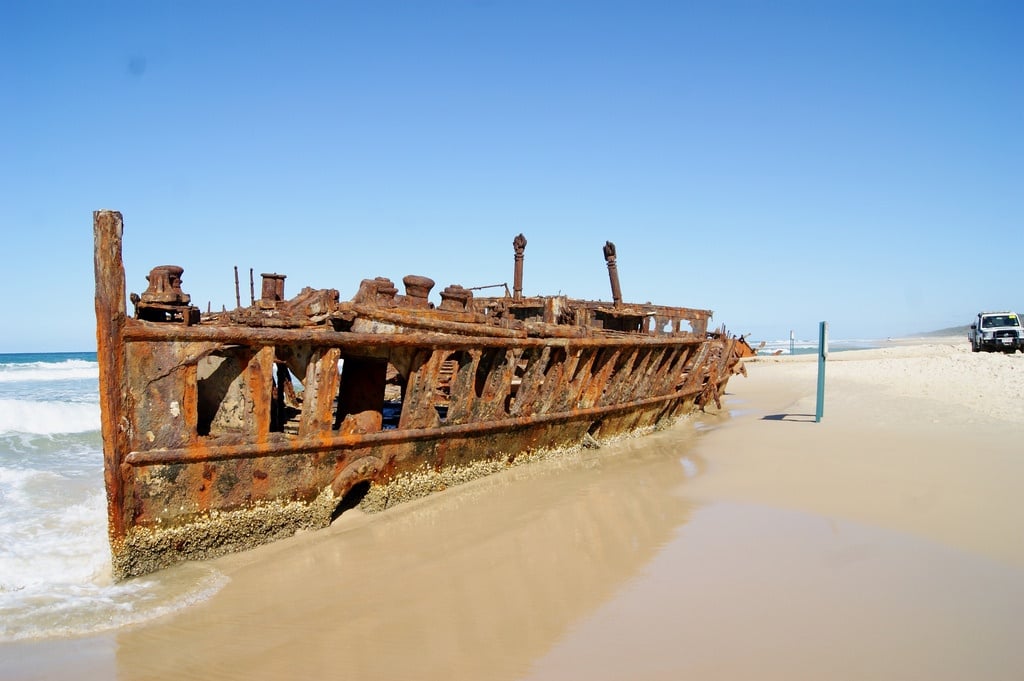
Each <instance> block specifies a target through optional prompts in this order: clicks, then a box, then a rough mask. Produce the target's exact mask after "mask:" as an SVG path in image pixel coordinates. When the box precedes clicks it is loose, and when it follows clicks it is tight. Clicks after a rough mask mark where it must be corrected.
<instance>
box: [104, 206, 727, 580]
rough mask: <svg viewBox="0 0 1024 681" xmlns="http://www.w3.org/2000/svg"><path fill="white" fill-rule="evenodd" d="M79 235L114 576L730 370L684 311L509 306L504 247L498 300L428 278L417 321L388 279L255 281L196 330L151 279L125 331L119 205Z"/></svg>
mask: <svg viewBox="0 0 1024 681" xmlns="http://www.w3.org/2000/svg"><path fill="white" fill-rule="evenodd" d="M94 235H95V242H96V250H95V264H96V312H97V340H98V358H99V363H100V402H101V411H102V419H103V424H102V431H103V439H104V463H105V482H106V487H107V496H108V514H109V529H110V541H111V548H112V554H113V565H114V573H115V577H116V578H125V577H130V576H134V575H140V574H144V573H147V572H151V571H153V570H157V569H159V568H161V567H164V566H166V565H169V564H172V563H174V562H177V561H181V560H191V559H203V558H208V557H211V556H215V555H219V554H222V553H225V552H229V551H237V550H242V549H246V548H249V547H252V546H255V545H258V544H261V543H265V542H267V541H272V540H274V539H277V538H280V537H283V536H287V535H289V534H292V533H293V532H295V531H296V530H297V529H300V528H316V527H322V526H324V525H326V524H328V523H329V522H330V521H331V518H332V517H333V516H334V514H335V513H336V512H337V511H338V509H339V507H342V506H345V505H348V504H351V503H355V502H357V501H358V502H359V503H360V504H361V506H362V507H363V508H366V509H367V510H380V509H383V508H386V507H387V506H390V505H392V504H395V503H398V502H401V501H404V500H407V499H411V498H414V497H417V496H422V495H424V494H428V493H430V492H432V491H436V490H439V489H444V488H446V487H448V486H450V485H452V484H457V483H459V482H461V481H464V480H467V479H470V478H473V477H477V476H479V475H484V474H487V473H490V472H493V471H496V470H500V469H502V468H505V467H507V466H508V465H510V464H512V463H514V462H521V461H523V460H529V459H530V458H533V457H537V456H541V455H546V454H547V453H551V452H558V451H560V450H564V449H566V448H572V447H577V446H580V445H581V444H582V443H594V442H597V441H600V440H605V439H609V438H614V437H617V436H621V435H626V434H631V433H637V432H643V431H645V430H649V429H653V428H655V427H658V426H661V425H664V424H666V423H671V422H672V421H674V420H675V419H677V418H679V417H681V416H684V415H686V414H688V413H690V412H692V411H693V410H694V409H697V408H702V407H703V406H704V405H706V404H708V403H709V402H711V401H717V400H718V396H719V394H720V393H721V392H722V391H723V390H724V387H725V384H726V382H727V381H728V379H729V377H730V376H731V375H732V374H733V373H734V372H735V371H736V369H737V357H736V350H737V347H736V340H735V339H733V338H730V337H728V336H727V335H726V334H724V333H712V334H709V333H707V331H706V323H707V320H708V319H709V318H710V312H708V311H705V310H690V309H687V308H669V307H661V306H650V305H647V306H623V305H622V304H621V302H620V301H616V303H612V304H608V303H595V302H587V301H575V300H571V299H567V298H562V297H555V298H543V299H541V298H529V299H527V298H522V297H521V295H520V294H519V289H520V288H521V276H522V249H523V248H525V239H522V236H520V237H517V241H516V242H515V246H516V288H517V294H516V296H515V297H511V296H506V297H505V298H477V299H474V298H473V296H472V293H471V292H470V291H469V290H467V289H463V288H462V287H458V286H450V287H448V288H447V289H445V291H444V292H442V294H441V297H442V303H441V306H440V307H439V308H436V309H435V308H433V307H432V306H430V305H429V303H427V302H426V296H427V293H428V292H429V288H430V286H432V285H433V282H432V281H430V280H429V279H427V278H425V277H406V279H405V283H406V291H407V293H406V295H405V296H397V295H396V289H395V288H394V287H393V285H391V283H390V281H389V280H386V279H377V280H364V282H363V284H362V285H361V287H360V291H359V293H357V294H356V297H355V298H353V300H352V301H350V302H339V301H338V300H337V292H334V291H310V290H308V289H307V290H304V291H303V292H302V293H300V294H299V296H297V297H296V298H295V299H293V300H292V301H286V300H284V297H283V281H284V276H283V275H277V274H274V275H264V293H263V297H262V298H261V299H260V301H259V302H258V303H257V302H256V301H253V305H252V306H251V307H250V308H245V309H242V308H239V309H237V310H235V311H234V312H225V313H221V314H219V315H206V316H205V317H203V318H200V315H199V314H198V313H197V311H196V310H195V308H192V307H191V306H190V305H189V298H188V296H187V294H183V293H182V292H181V290H180V276H181V272H182V270H181V268H177V267H174V266H161V267H159V268H155V269H154V271H153V272H152V273H151V275H150V288H149V289H148V290H147V291H146V293H144V294H143V295H142V296H136V295H134V294H132V301H133V302H134V303H135V305H136V314H135V317H134V318H131V317H129V316H128V315H127V313H126V310H125V302H124V301H125V282H124V269H123V264H122V262H121V238H122V221H121V216H120V214H119V213H115V212H111V211H99V212H97V213H96V214H95V215H94ZM520 239H522V241H521V245H520V241H519V240H520ZM612 252H613V254H614V247H612ZM610 264H611V261H610ZM154 282H157V283H154ZM613 285H614V286H615V287H616V288H617V286H618V281H617V277H616V279H615V280H613ZM687 326H688V327H689V328H686V327H687Z"/></svg>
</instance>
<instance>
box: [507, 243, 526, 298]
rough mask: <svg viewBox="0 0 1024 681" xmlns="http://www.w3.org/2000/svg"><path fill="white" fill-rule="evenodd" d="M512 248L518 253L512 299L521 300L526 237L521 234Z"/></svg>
mask: <svg viewBox="0 0 1024 681" xmlns="http://www.w3.org/2000/svg"><path fill="white" fill-rule="evenodd" d="M512 248H514V249H515V252H516V261H515V271H514V272H513V273H512V297H513V298H514V299H515V300H521V299H522V297H523V253H525V252H526V237H525V236H523V235H522V234H520V235H519V236H517V237H516V238H515V239H513V240H512ZM506 288H507V287H506Z"/></svg>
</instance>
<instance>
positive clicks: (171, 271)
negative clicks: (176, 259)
mask: <svg viewBox="0 0 1024 681" xmlns="http://www.w3.org/2000/svg"><path fill="white" fill-rule="evenodd" d="M184 271H185V270H184V269H183V268H181V267H178V266H177V265H158V266H157V267H154V268H153V269H151V270H150V271H149V275H147V276H146V281H148V282H149V287H148V288H147V289H146V290H145V291H143V292H142V295H141V296H139V295H137V294H135V293H133V294H131V301H132V304H133V305H134V306H135V318H136V319H141V320H143V321H147V322H183V323H184V324H185V325H186V326H189V325H192V324H195V323H196V322H198V321H199V308H197V307H194V306H192V305H190V303H191V302H192V296H190V295H189V294H187V293H185V292H184V291H182V290H181V275H182V273H183V272H184Z"/></svg>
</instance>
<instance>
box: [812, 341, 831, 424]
mask: <svg viewBox="0 0 1024 681" xmlns="http://www.w3.org/2000/svg"><path fill="white" fill-rule="evenodd" d="M827 358H828V322H821V324H820V325H819V327H818V406H817V408H816V409H815V410H814V422H815V423H820V422H821V415H822V414H823V413H824V411H825V360H826V359H827Z"/></svg>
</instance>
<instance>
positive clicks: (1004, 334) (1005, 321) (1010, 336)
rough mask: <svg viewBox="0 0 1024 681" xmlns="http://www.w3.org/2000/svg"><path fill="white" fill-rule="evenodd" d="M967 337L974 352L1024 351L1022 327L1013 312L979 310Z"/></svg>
mask: <svg viewBox="0 0 1024 681" xmlns="http://www.w3.org/2000/svg"><path fill="white" fill-rule="evenodd" d="M967 339H968V340H969V341H971V350H972V351H974V352H980V351H982V350H984V351H985V352H995V351H1000V352H1013V351H1015V350H1020V351H1021V352H1024V327H1021V322H1020V317H1018V316H1017V315H1016V314H1014V313H1013V312H979V313H978V319H977V321H976V322H975V323H973V324H971V330H970V331H968V332H967Z"/></svg>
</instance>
